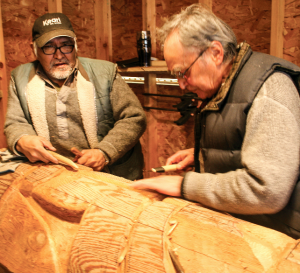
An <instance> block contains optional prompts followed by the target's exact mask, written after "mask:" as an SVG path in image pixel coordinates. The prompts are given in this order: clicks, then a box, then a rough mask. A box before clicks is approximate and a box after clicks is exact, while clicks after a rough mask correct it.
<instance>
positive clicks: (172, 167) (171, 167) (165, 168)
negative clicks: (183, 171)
mask: <svg viewBox="0 0 300 273" xmlns="http://www.w3.org/2000/svg"><path fill="white" fill-rule="evenodd" d="M173 171H177V164H173V165H167V166H161V167H158V168H152V172H155V173H164V172H173Z"/></svg>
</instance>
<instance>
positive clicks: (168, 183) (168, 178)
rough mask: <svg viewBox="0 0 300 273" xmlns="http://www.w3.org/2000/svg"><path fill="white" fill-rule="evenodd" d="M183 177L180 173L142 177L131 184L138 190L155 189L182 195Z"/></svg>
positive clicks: (172, 194) (169, 193)
mask: <svg viewBox="0 0 300 273" xmlns="http://www.w3.org/2000/svg"><path fill="white" fill-rule="evenodd" d="M182 180H183V177H182V176H179V175H160V176H157V177H154V178H148V179H141V180H137V181H135V182H133V183H132V184H130V186H131V187H132V188H134V189H138V190H155V191H157V192H159V193H162V194H166V195H170V196H180V195H181V183H182Z"/></svg>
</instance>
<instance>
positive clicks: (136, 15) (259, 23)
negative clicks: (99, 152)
mask: <svg viewBox="0 0 300 273" xmlns="http://www.w3.org/2000/svg"><path fill="white" fill-rule="evenodd" d="M195 2H196V1H191V0H182V1H177V0H176V1H175V0H157V1H156V12H157V17H156V25H157V27H160V26H161V25H162V24H163V19H164V18H165V17H168V16H170V15H171V14H174V13H176V12H179V11H180V10H181V8H184V7H186V6H188V5H190V4H193V3H195ZM212 3H213V6H212V10H213V12H214V13H215V14H216V15H217V16H219V17H220V18H222V19H223V20H224V21H225V22H226V23H228V24H229V25H230V26H231V27H232V28H233V30H234V31H235V33H236V35H237V39H238V42H242V41H244V40H246V41H247V42H248V43H249V44H250V45H251V47H252V48H253V49H254V50H256V51H260V52H265V53H269V48H270V29H271V0H231V1H226V0H214V1H212ZM47 5H48V1H47V0H39V1H35V0H2V2H1V7H2V20H3V31H4V41H5V54H6V64H7V73H8V78H9V75H10V72H11V70H12V69H13V68H15V67H17V66H18V65H20V64H22V63H26V62H30V61H33V60H34V59H35V58H34V55H33V53H32V50H31V48H30V42H31V28H32V25H33V23H34V21H35V19H36V18H37V17H39V16H40V15H42V14H44V13H46V12H48V7H47ZM62 6H63V12H64V13H65V14H66V15H67V16H69V18H70V19H71V21H72V23H73V27H74V30H75V32H76V34H77V39H78V54H79V55H80V56H84V57H90V58H96V50H95V48H96V43H95V16H97V14H96V15H95V11H94V1H93V0H69V1H64V0H63V1H62ZM299 6H300V0H286V9H285V29H284V35H285V36H284V58H286V59H288V60H290V61H292V62H294V63H296V64H298V65H299V62H300V60H299V59H300V58H299V40H300V39H299V26H300V16H299V14H300V11H299ZM111 18H112V40H113V41H112V44H113V61H114V62H116V61H119V60H126V59H130V58H134V57H137V52H136V32H137V31H139V30H142V29H141V28H142V1H136V0H111ZM156 48H157V54H156V56H157V57H158V58H159V59H163V55H162V52H161V50H160V46H159V44H157V46H156ZM139 76H141V75H140V74H139ZM157 76H158V77H166V76H165V75H157ZM130 86H131V87H132V88H133V90H134V92H135V93H136V94H137V96H138V98H139V99H140V101H141V103H142V104H144V96H143V94H142V93H143V85H134V84H131V85H130ZM158 93H161V94H172V95H183V94H184V91H182V90H180V88H179V87H174V86H158ZM157 102H158V105H157V107H163V108H172V105H174V104H177V103H179V102H180V100H179V99H174V98H162V97H158V98H157ZM153 112H154V116H155V118H156V120H157V132H158V139H159V143H158V151H159V162H160V164H164V163H165V161H166V158H167V157H169V156H170V155H172V154H173V153H174V152H176V151H178V150H181V149H185V148H189V147H193V144H194V143H193V118H192V117H191V118H190V120H189V121H188V122H187V123H186V124H185V125H182V126H177V125H175V124H174V121H175V120H178V119H179V118H180V117H181V116H180V114H179V113H175V112H170V111H161V110H160V111H153ZM146 141H147V140H146V139H145V136H144V137H143V138H142V144H143V147H144V149H143V151H144V153H149V152H150V153H151V151H147V150H146V149H145V142H146Z"/></svg>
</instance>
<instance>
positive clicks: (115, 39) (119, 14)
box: [111, 0, 143, 62]
mask: <svg viewBox="0 0 300 273" xmlns="http://www.w3.org/2000/svg"><path fill="white" fill-rule="evenodd" d="M111 18H112V50H113V53H112V55H113V61H114V62H116V61H121V60H127V59H131V58H136V57H137V56H138V55H137V48H136V33H137V32H138V31H141V30H143V29H142V27H143V23H142V1H136V0H126V1H125V0H111Z"/></svg>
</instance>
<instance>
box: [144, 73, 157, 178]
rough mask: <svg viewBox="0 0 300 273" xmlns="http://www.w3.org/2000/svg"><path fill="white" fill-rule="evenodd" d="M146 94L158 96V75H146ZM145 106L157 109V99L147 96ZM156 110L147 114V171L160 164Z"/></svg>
mask: <svg viewBox="0 0 300 273" xmlns="http://www.w3.org/2000/svg"><path fill="white" fill-rule="evenodd" d="M144 91H145V93H152V94H157V87H156V74H154V73H149V74H147V75H145V86H144ZM144 100H145V101H144V105H145V106H148V107H157V99H156V98H155V97H151V96H145V98H144ZM155 112H157V111H156V110H148V112H147V130H146V145H147V148H146V149H147V151H146V154H145V169H146V170H147V171H149V170H151V169H152V168H156V167H159V163H158V134H157V120H156V118H155V116H154V113H155ZM144 176H145V178H147V177H152V176H157V174H155V173H151V172H146V173H145V174H144Z"/></svg>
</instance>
